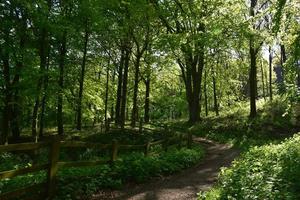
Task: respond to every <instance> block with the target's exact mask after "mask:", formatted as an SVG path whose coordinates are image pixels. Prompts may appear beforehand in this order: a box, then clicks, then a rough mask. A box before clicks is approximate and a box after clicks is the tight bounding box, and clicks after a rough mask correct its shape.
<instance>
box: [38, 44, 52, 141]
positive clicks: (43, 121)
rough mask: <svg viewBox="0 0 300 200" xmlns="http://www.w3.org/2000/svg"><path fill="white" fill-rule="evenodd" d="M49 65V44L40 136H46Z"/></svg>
mask: <svg viewBox="0 0 300 200" xmlns="http://www.w3.org/2000/svg"><path fill="white" fill-rule="evenodd" d="M49 65H50V49H49V45H48V58H47V67H46V74H45V76H44V93H43V97H42V105H41V117H40V130H39V137H43V136H44V127H45V110H46V103H47V89H48V82H49V75H48V72H49Z"/></svg>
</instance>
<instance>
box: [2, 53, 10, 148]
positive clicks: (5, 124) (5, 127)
mask: <svg viewBox="0 0 300 200" xmlns="http://www.w3.org/2000/svg"><path fill="white" fill-rule="evenodd" d="M2 62H3V79H4V86H5V88H4V94H5V95H4V108H3V115H2V118H3V119H2V120H3V121H2V131H1V133H2V134H1V138H0V139H1V140H0V144H5V143H7V142H8V134H9V119H10V113H11V112H10V111H11V106H10V102H11V84H10V69H9V54H8V52H4V54H3V56H2Z"/></svg>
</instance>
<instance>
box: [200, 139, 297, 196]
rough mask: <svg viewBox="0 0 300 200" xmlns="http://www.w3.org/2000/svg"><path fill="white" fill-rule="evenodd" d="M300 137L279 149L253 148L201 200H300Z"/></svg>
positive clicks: (275, 147) (225, 172) (272, 147)
mask: <svg viewBox="0 0 300 200" xmlns="http://www.w3.org/2000/svg"><path fill="white" fill-rule="evenodd" d="M299 180H300V135H299V134H297V135H295V136H294V137H293V138H291V139H289V140H286V141H284V142H283V143H281V144H279V145H274V144H271V145H265V146H262V147H255V148H252V149H251V150H250V151H249V152H247V153H245V154H244V155H243V156H242V157H241V158H240V159H238V160H236V161H234V163H233V165H232V166H231V167H230V168H226V169H223V170H222V172H221V173H220V175H219V182H218V184H217V186H216V187H215V188H214V189H213V190H211V191H210V192H208V193H200V194H199V199H212V197H214V199H246V200H247V199H249V200H250V199H251V200H252V199H300V190H299V188H300V182H299Z"/></svg>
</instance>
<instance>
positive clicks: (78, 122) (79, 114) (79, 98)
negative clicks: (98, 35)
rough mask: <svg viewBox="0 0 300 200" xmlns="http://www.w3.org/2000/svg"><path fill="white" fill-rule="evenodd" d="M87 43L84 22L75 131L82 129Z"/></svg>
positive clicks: (86, 31) (87, 34)
mask: <svg viewBox="0 0 300 200" xmlns="http://www.w3.org/2000/svg"><path fill="white" fill-rule="evenodd" d="M88 41H89V32H88V22H86V27H85V36H84V47H83V58H82V64H81V74H80V82H79V95H78V103H77V125H76V129H77V130H81V128H82V123H81V121H82V95H83V84H84V75H85V67H86V54H87V45H88Z"/></svg>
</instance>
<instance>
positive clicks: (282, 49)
mask: <svg viewBox="0 0 300 200" xmlns="http://www.w3.org/2000/svg"><path fill="white" fill-rule="evenodd" d="M280 52H281V56H280V62H281V76H282V80H281V81H282V82H281V83H279V92H281V93H283V92H284V91H285V84H284V68H283V66H284V64H285V63H286V61H287V56H286V51H285V46H284V45H283V44H281V45H280Z"/></svg>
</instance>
